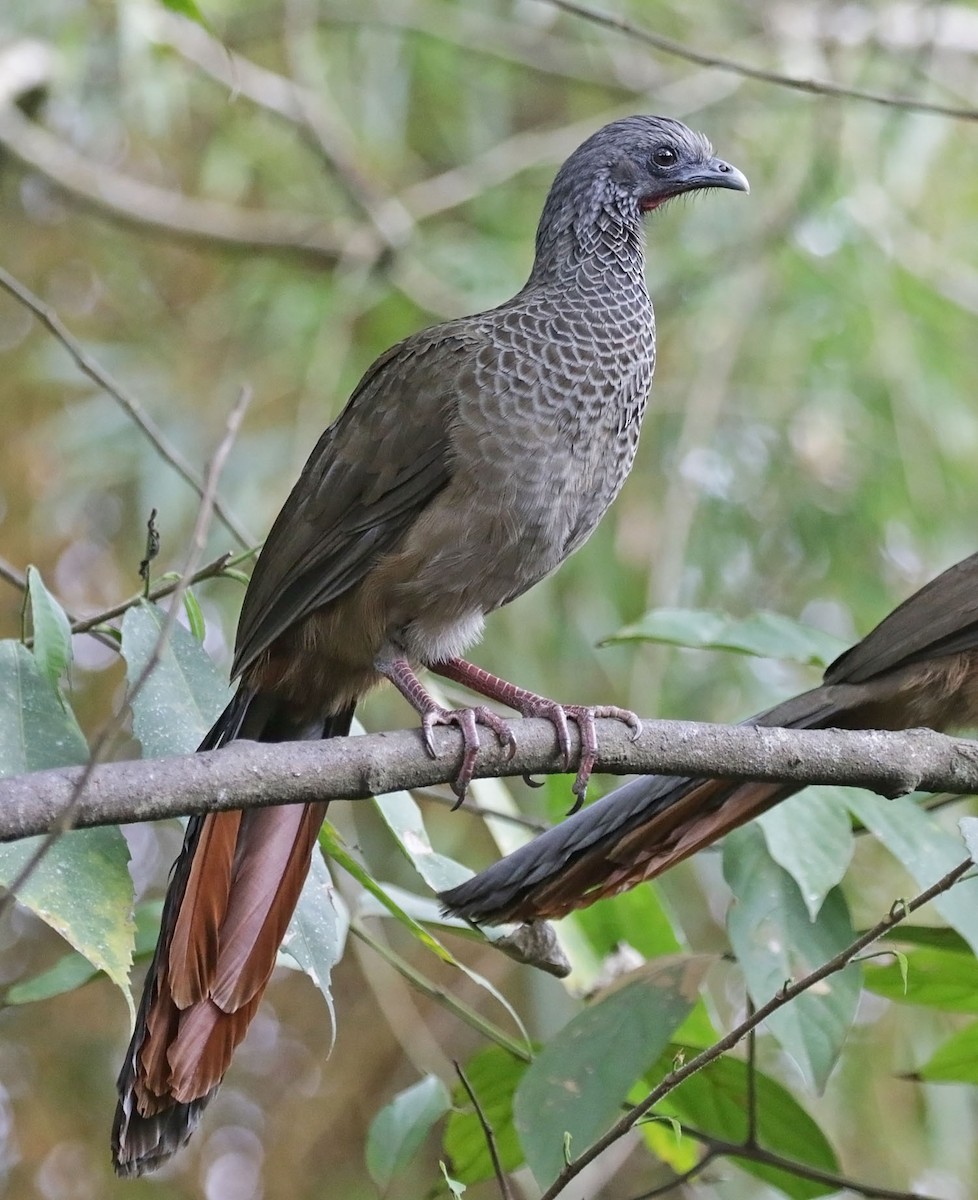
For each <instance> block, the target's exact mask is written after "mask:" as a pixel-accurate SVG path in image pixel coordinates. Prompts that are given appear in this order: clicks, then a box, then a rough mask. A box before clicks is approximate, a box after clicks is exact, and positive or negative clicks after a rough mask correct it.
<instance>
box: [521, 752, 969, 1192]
mask: <svg viewBox="0 0 978 1200" xmlns="http://www.w3.org/2000/svg"><path fill="white" fill-rule="evenodd" d="M832 732H836V731H832ZM973 866H974V864H973V862H972V860H971V859H970V858H967V859H965V860H964V861H963V862H960V863H958V865H957V866H956V867H955V868H954V869H953V870H952V871H948V873H947V874H946V875H944V876H942V877H941V878H940V879H939V880H938V881H937V882H936V883H935V884H932V885H931V887H929V888H927V889H926V890H925V891H923V892H920V893H919V895H917V896H914V898H913V899H912V900H908V901H906V902H900V903H898V904H894V906H893V908H891V909H890V911H889V912H888V913H887V914H886V916H885V917H884V918H883V919H882V921H879V922H877V924H876V925H874V926H873V927H872V929H869V930H867V931H866V933H864V934H862V935H861V936H860V937H858V938H856V940H855V941H854V942H853V943H852V944H851V945H849V946H847V947H846V948H845V950H842V951H841V952H840V953H839V954H837V955H835V957H834V958H830V959H829V961H828V962H826V963H823V964H822V965H821V966H820V967H817V968H816V969H815V970H814V971H812V972H811V973H810V974H808V975H805V976H804V977H803V978H802V979H799V980H797V982H795V983H789V984H786V985H785V986H784V987H783V988H782V989H781V990H780V991H779V992H778V993H777V995H776V996H772V997H771V999H770V1000H768V1002H767V1003H766V1004H762V1005H761V1006H760V1008H758V1009H757V1010H756V1011H755V1012H753V1013H751V1015H750V1016H749V1017H748V1018H747V1019H746V1020H744V1021H742V1022H741V1023H740V1024H739V1025H738V1026H736V1027H735V1028H734V1029H731V1030H730V1032H729V1033H728V1034H726V1035H725V1036H724V1037H722V1038H720V1039H719V1040H718V1041H716V1042H714V1043H713V1045H712V1046H710V1047H709V1048H708V1049H706V1050H704V1051H703V1052H702V1054H697V1056H696V1057H695V1058H692V1059H690V1060H689V1062H687V1063H686V1064H685V1065H684V1066H682V1067H679V1068H677V1069H676V1070H674V1071H670V1072H669V1074H668V1075H667V1076H666V1077H665V1079H663V1080H662V1082H661V1083H659V1084H658V1085H657V1086H656V1087H654V1088H653V1089H652V1091H651V1092H649V1094H648V1095H647V1096H646V1097H645V1099H644V1100H642V1101H640V1102H639V1103H638V1104H636V1105H634V1107H632V1108H630V1109H629V1110H628V1111H627V1112H626V1113H625V1115H624V1116H622V1117H621V1118H620V1119H619V1120H618V1121H616V1122H615V1124H614V1125H612V1127H611V1128H610V1129H609V1130H608V1131H607V1133H604V1134H602V1136H601V1137H599V1138H597V1139H596V1140H595V1141H594V1142H592V1143H591V1145H590V1146H588V1148H587V1149H586V1150H585V1151H584V1152H583V1154H581V1155H580V1156H579V1157H578V1158H575V1159H574V1160H573V1162H570V1163H568V1164H567V1166H566V1167H564V1169H563V1170H562V1171H561V1172H560V1174H559V1175H558V1176H557V1178H556V1179H555V1180H554V1182H553V1183H552V1184H551V1185H550V1187H549V1188H547V1190H546V1192H544V1194H543V1196H542V1197H541V1198H540V1200H555V1198H556V1197H557V1196H559V1195H560V1193H561V1192H562V1191H563V1190H564V1188H565V1187H567V1185H568V1184H569V1183H570V1181H571V1180H572V1179H574V1178H575V1177H576V1176H577V1175H579V1174H580V1173H581V1171H583V1170H584V1168H585V1167H586V1166H588V1165H589V1164H590V1163H592V1162H593V1161H594V1160H595V1159H596V1158H597V1157H598V1156H599V1155H600V1154H602V1153H603V1152H604V1151H605V1150H607V1149H608V1147H609V1146H611V1145H613V1144H614V1143H615V1142H616V1141H618V1139H619V1138H621V1137H624V1136H625V1134H626V1133H628V1132H629V1131H630V1130H631V1129H632V1127H633V1126H634V1125H635V1123H636V1121H639V1120H641V1118H642V1117H644V1116H646V1115H647V1114H648V1113H649V1112H651V1111H652V1109H653V1108H654V1107H655V1105H656V1104H658V1103H659V1101H660V1100H662V1099H664V1098H665V1097H666V1096H668V1095H669V1093H670V1092H672V1091H675V1089H676V1088H677V1087H679V1085H680V1084H681V1083H683V1082H684V1081H685V1080H687V1079H688V1078H689V1077H690V1076H691V1075H695V1074H696V1072H697V1071H702V1070H703V1068H704V1067H707V1066H709V1065H710V1063H712V1062H714V1061H716V1059H718V1058H720V1056H721V1055H723V1054H726V1052H727V1051H728V1050H732V1049H733V1048H734V1046H736V1045H737V1044H738V1043H740V1042H742V1041H743V1040H744V1038H745V1037H747V1035H748V1034H749V1033H751V1032H752V1031H753V1030H755V1029H756V1028H757V1027H758V1025H760V1024H762V1023H763V1022H764V1021H766V1020H767V1019H768V1017H769V1016H771V1014H772V1013H775V1012H777V1011H778V1009H780V1008H784V1006H785V1005H786V1004H790V1003H791V1001H792V1000H794V999H795V998H796V997H797V996H800V995H802V993H803V992H807V991H808V990H809V989H810V988H813V987H815V985H816V984H818V983H821V982H822V980H823V979H827V978H828V977H829V976H830V975H835V974H837V973H838V972H839V971H842V970H844V969H845V968H846V967H847V966H848V965H849V964H850V963H851V962H852V960H853V959H854V958H855V957H856V956H857V955H858V954H860V953H861V952H862V951H863V950H865V949H866V947H867V946H870V945H872V944H873V942H875V941H877V940H878V939H879V938H881V937H882V936H883V935H884V934H885V933H887V932H888V931H889V930H890V929H892V928H893V926H894V925H899V924H900V922H901V921H903V920H905V919H906V918H907V917H908V916H909V915H910V914H911V913H912V912H916V911H917V909H918V908H922V907H923V906H924V905H925V904H928V903H929V902H930V901H931V900H934V899H936V898H937V897H938V896H941V895H943V894H944V893H945V892H948V891H950V890H951V888H952V887H954V885H955V884H956V883H957V882H958V881H959V880H960V879H961V877H962V876H963V875H966V874H967V873H968V872H969V871H970V870H971V869H972V867H973ZM874 1194H875V1195H883V1196H885V1195H887V1193H886V1192H881V1191H879V1190H877V1192H876V1193H873V1192H866V1191H864V1192H863V1195H874ZM889 1195H890V1196H892V1195H893V1193H892V1192H891V1193H889ZM918 1200H926V1198H918Z"/></svg>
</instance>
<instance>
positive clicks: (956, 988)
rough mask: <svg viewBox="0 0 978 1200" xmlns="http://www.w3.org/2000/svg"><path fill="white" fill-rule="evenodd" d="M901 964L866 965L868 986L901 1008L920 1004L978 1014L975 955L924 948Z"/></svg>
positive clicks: (906, 956)
mask: <svg viewBox="0 0 978 1200" xmlns="http://www.w3.org/2000/svg"><path fill="white" fill-rule="evenodd" d="M904 957H905V960H906V962H905V968H904V969H905V971H906V978H904V969H901V967H900V964H899V962H897V961H896V960H894V961H893V962H891V963H885V964H882V965H878V964H875V963H873V964H867V965H866V970H865V985H866V988H867V989H868V990H869V991H871V992H876V994H877V995H879V996H886V998H887V999H888V1000H895V1001H897V1003H900V1004H920V1005H925V1006H927V1007H928V1008H940V1009H943V1010H944V1011H945V1012H960V1013H978V959H976V958H975V956H974V955H973V954H957V953H955V952H954V951H949V950H936V949H928V948H922V949H920V950H912V951H911V952H910V953H909V954H907V955H905V956H904Z"/></svg>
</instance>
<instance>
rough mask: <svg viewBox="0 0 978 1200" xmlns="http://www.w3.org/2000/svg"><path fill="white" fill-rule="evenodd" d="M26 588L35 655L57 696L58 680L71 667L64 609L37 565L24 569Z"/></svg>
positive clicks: (42, 672)
mask: <svg viewBox="0 0 978 1200" xmlns="http://www.w3.org/2000/svg"><path fill="white" fill-rule="evenodd" d="M27 591H28V594H29V596H30V599H31V625H32V626H33V632H34V658H35V659H36V660H37V665H38V667H39V668H40V670H41V674H42V675H43V676H44V677H45V679H47V681H48V682H49V683H50V684H51V686H52V687H53V688H55V689H56V690H57V691H58V693H59V695H60V686H61V679H62V677H63V676H64V674H65V673H66V672H67V671H68V670H69V668H70V667H71V625H70V624H69V623H68V618H67V616H66V615H65V610H64V609H63V608H62V607H61V605H60V604H59V603H58V602H57V600H56V599H55V598H54V596H52V595H51V593H50V592H49V591H48V590H47V588H46V587H45V586H44V580H43V579H42V578H41V573H40V571H38V569H37V567H28V568H27Z"/></svg>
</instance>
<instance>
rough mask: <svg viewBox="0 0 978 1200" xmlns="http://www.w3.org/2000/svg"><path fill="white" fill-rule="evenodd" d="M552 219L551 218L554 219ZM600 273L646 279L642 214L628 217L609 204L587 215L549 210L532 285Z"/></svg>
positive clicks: (539, 235) (540, 231)
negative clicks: (609, 208) (631, 217)
mask: <svg viewBox="0 0 978 1200" xmlns="http://www.w3.org/2000/svg"><path fill="white" fill-rule="evenodd" d="M548 218H549V219H548ZM596 271H597V272H600V273H601V274H603V275H604V276H605V277H606V278H607V279H608V282H609V284H610V283H611V280H612V279H613V278H614V277H615V276H619V277H621V278H623V279H628V280H631V281H637V280H641V281H642V282H643V285H644V280H645V242H644V237H643V230H642V223H641V218H638V219H635V220H631V219H623V217H622V216H621V214H619V213H617V212H614V211H610V210H608V209H606V208H597V209H596V210H594V211H589V212H585V213H573V214H572V213H569V212H567V211H566V210H565V211H561V212H558V213H548V212H547V211H546V210H545V211H544V215H543V218H542V219H541V221H540V227H539V229H538V231H537V242H536V257H535V259H534V262H533V270H532V271H531V272H530V278H529V280H528V281H527V286H528V287H532V286H540V285H546V284H549V283H556V282H558V281H563V280H569V279H574V278H578V277H580V275H581V274H584V275H592V274H593V273H595V272H596Z"/></svg>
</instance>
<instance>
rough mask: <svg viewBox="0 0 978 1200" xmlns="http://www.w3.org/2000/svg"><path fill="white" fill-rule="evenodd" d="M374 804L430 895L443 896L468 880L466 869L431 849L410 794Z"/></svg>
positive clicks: (393, 795)
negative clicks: (439, 893) (438, 893)
mask: <svg viewBox="0 0 978 1200" xmlns="http://www.w3.org/2000/svg"><path fill="white" fill-rule="evenodd" d="M374 804H375V806H376V808H377V811H378V812H379V813H380V815H381V817H382V818H383V820H384V823H385V824H386V825H387V828H388V829H389V830H390V831H391V833H393V835H394V837H395V839H396V840H397V844H398V846H400V848H401V850H402V851H403V852H404V855H405V856H406V857H407V859H408V861H409V862H411V863H412V864H413V866H414V868H415V870H416V871H417V872H418V874H419V875H420V876H421V878H422V879H423V880H424V881H425V883H426V884H427V885H428V886H429V887H430V888H431V889H432V890H433V891H436V892H443V891H446V890H447V889H448V888H452V887H455V886H456V885H457V884H459V883H463V882H464V881H465V880H466V879H471V877H472V872H471V871H470V870H469V869H468V867H463V866H462V864H461V863H457V862H455V861H454V859H451V858H446V856H445V855H444V854H438V853H437V852H436V851H435V850H434V849H432V845H431V841H430V840H429V838H428V831H427V830H426V829H425V827H424V819H423V818H422V816H421V809H420V808H419V807H418V805H417V804H416V803H415V801H414V799H413V797H412V796H411V794H410V793H409V792H391V793H389V794H388V795H386V796H375V797H374Z"/></svg>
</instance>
